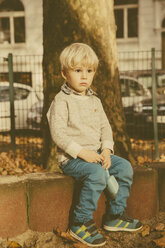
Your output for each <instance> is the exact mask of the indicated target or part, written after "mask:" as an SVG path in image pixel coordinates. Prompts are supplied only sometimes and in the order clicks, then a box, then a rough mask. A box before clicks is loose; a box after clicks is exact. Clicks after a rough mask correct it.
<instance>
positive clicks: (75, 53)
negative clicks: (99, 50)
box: [60, 43, 99, 71]
mask: <svg viewBox="0 0 165 248" xmlns="http://www.w3.org/2000/svg"><path fill="white" fill-rule="evenodd" d="M60 63H61V70H64V71H65V70H68V69H73V68H75V67H76V66H77V65H79V64H80V65H81V66H86V67H92V68H93V69H94V70H95V71H96V70H97V67H98V63H99V60H98V57H97V55H96V53H95V52H94V51H93V49H92V48H91V47H90V46H88V45H86V44H84V43H73V44H71V45H69V46H67V47H66V48H65V49H64V50H63V51H62V52H61V55H60Z"/></svg>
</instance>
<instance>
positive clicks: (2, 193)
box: [0, 176, 27, 238]
mask: <svg viewBox="0 0 165 248" xmlns="http://www.w3.org/2000/svg"><path fill="white" fill-rule="evenodd" d="M24 188H25V184H24V182H21V181H19V180H18V179H17V177H14V176H11V177H6V178H4V177H3V176H0V237H2V238H7V237H9V238H10V237H13V236H15V235H18V234H21V233H23V232H25V231H26V230H27V209H26V196H25V193H24Z"/></svg>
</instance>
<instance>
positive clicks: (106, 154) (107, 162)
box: [101, 148, 111, 170]
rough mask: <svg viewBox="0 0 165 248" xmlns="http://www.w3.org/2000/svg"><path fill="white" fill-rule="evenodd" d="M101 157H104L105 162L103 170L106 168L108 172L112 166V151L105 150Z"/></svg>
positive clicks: (103, 162)
mask: <svg viewBox="0 0 165 248" xmlns="http://www.w3.org/2000/svg"><path fill="white" fill-rule="evenodd" d="M101 155H102V156H103V157H104V159H103V161H102V166H103V168H105V169H106V170H108V169H109V168H110V166H111V157H110V155H111V150H110V149H108V148H105V149H103V150H102V152H101Z"/></svg>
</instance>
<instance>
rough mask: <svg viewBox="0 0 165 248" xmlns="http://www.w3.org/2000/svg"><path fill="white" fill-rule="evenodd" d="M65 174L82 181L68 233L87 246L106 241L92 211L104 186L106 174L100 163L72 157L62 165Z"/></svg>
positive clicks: (102, 243)
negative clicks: (98, 229)
mask: <svg viewBox="0 0 165 248" xmlns="http://www.w3.org/2000/svg"><path fill="white" fill-rule="evenodd" d="M62 170H63V172H64V173H65V174H67V175H69V176H72V177H74V178H75V179H76V180H80V181H81V182H82V189H81V193H80V197H79V203H78V204H77V206H76V208H75V210H74V215H75V216H74V220H73V224H72V225H71V227H70V234H71V235H72V236H73V237H74V238H76V239H78V240H80V241H81V242H82V243H85V244H87V245H89V246H93V247H97V246H102V245H104V244H105V243H106V241H105V238H104V237H103V236H102V235H101V234H100V233H98V231H97V228H96V227H95V225H94V222H93V212H94V211H95V210H96V208H97V201H98V199H99V197H100V195H101V193H102V191H103V190H104V189H105V187H106V183H107V176H106V173H105V170H104V169H103V168H102V166H101V165H99V164H95V163H87V162H85V161H83V160H81V159H79V158H78V159H72V160H70V161H69V162H68V163H66V164H64V165H63V166H62Z"/></svg>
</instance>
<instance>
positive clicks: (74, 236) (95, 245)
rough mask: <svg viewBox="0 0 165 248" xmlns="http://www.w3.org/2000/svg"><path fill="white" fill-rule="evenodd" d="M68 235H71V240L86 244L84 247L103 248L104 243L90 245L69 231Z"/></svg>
mask: <svg viewBox="0 0 165 248" xmlns="http://www.w3.org/2000/svg"><path fill="white" fill-rule="evenodd" d="M69 233H70V235H71V236H72V237H73V238H75V239H77V240H79V241H80V242H81V243H83V244H86V245H88V246H90V247H98V246H103V245H105V244H106V241H105V242H103V243H101V244H90V243H88V242H86V241H85V240H83V239H82V238H80V237H79V236H77V235H76V234H75V233H74V232H72V230H69Z"/></svg>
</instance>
